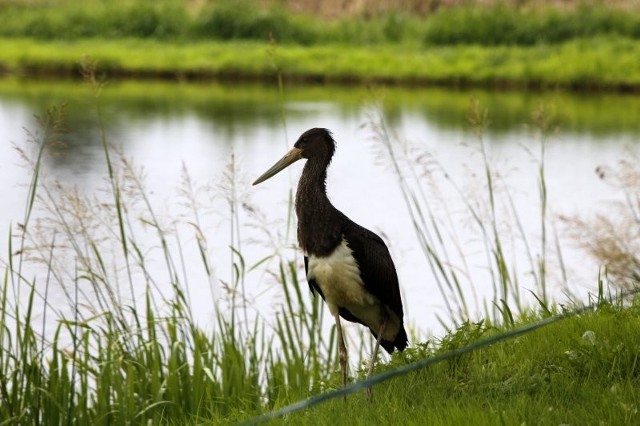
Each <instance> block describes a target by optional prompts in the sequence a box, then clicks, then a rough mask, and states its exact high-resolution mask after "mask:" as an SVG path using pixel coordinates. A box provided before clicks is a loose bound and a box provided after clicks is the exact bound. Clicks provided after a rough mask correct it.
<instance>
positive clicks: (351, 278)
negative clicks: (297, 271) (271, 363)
mask: <svg viewBox="0 0 640 426" xmlns="http://www.w3.org/2000/svg"><path fill="white" fill-rule="evenodd" d="M307 279H315V280H316V283H317V284H318V286H319V287H320V289H321V290H322V294H323V295H324V299H325V302H326V303H327V306H328V307H329V310H330V311H331V313H332V314H333V315H336V313H337V312H338V308H339V307H343V308H346V309H348V310H349V311H350V312H351V313H352V314H353V315H354V316H355V317H356V318H358V319H359V320H360V321H361V322H362V323H363V324H365V325H367V326H368V327H369V328H371V329H372V330H374V331H378V329H379V328H380V325H381V324H382V320H383V315H382V313H383V312H384V308H383V306H382V304H381V303H380V301H379V300H378V298H376V297H375V296H374V295H372V294H371V293H369V292H368V291H367V290H366V289H365V286H364V283H363V282H362V279H361V278H360V273H359V271H358V263H357V262H356V260H355V258H354V257H353V253H352V252H351V249H350V248H349V247H348V246H347V243H346V241H344V240H343V241H342V244H340V245H339V246H338V247H337V248H336V249H335V250H334V251H333V252H332V253H331V254H330V255H329V256H325V257H316V256H309V264H308V272H307ZM385 334H386V333H385Z"/></svg>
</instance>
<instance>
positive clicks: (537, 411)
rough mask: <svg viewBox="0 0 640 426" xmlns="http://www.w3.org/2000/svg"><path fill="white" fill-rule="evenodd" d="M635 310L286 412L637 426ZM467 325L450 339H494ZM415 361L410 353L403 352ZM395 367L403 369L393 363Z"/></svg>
mask: <svg viewBox="0 0 640 426" xmlns="http://www.w3.org/2000/svg"><path fill="white" fill-rule="evenodd" d="M638 330H640V305H638V303H636V304H635V306H634V307H633V308H631V309H627V310H621V309H619V308H613V307H611V306H603V307H602V308H601V309H599V310H598V312H597V313H588V314H584V315H581V316H579V317H575V318H572V319H567V320H564V321H561V322H559V323H555V324H552V325H550V326H547V327H545V328H542V329H539V330H537V331H534V332H531V333H529V334H526V335H524V336H521V337H519V338H517V339H515V340H509V341H506V342H503V343H498V344H496V345H493V346H491V347H489V348H486V349H482V350H479V351H476V352H473V353H471V354H466V355H463V356H462V357H461V358H458V359H456V360H451V361H448V362H443V363H440V364H437V365H435V366H433V367H431V368H428V369H426V370H423V371H420V372H418V373H416V374H412V375H409V376H404V377H400V378H397V379H394V380H393V381H391V382H390V383H389V384H385V385H382V386H379V387H377V388H375V390H374V398H375V403H374V404H373V405H371V404H368V403H367V402H366V399H365V395H364V394H356V395H352V396H350V397H349V399H348V402H347V405H346V409H347V410H348V413H345V404H344V403H343V401H342V400H340V399H338V400H334V401H331V402H329V403H327V404H324V405H320V406H318V407H315V408H313V409H311V410H308V411H306V412H302V413H296V414H293V415H291V416H290V417H289V418H288V420H289V422H290V423H292V424H314V425H315V424H321V425H322V424H326V425H329V424H345V425H346V424H430V425H455V424H460V425H467V424H470V422H471V424H474V425H483V424H486V425H496V424H507V425H510V424H543V425H546V424H553V425H557V424H581V425H589V424H616V425H624V424H637V423H638V421H640V414H639V413H638V409H639V408H640V407H639V405H640V404H638V401H640V387H639V385H640V362H639V361H640V360H639V359H638V358H639V357H640V333H639V332H638ZM497 332H499V331H498V330H491V329H490V330H488V331H486V330H484V331H480V330H478V328H477V327H476V326H474V325H473V324H471V325H468V326H467V327H463V328H461V329H459V330H458V331H457V332H454V333H453V334H452V335H450V336H448V337H447V342H448V343H447V344H448V347H449V348H451V347H456V346H458V345H459V346H462V345H463V344H464V343H466V342H467V341H469V340H471V341H472V340H473V338H469V336H473V335H475V336H478V335H480V334H483V333H484V335H485V336H486V335H487V333H497ZM407 357H408V358H414V357H415V358H417V357H419V355H418V353H417V350H416V351H414V352H413V353H409V354H408V355H407ZM393 363H394V364H399V363H403V361H402V360H401V359H400V357H398V356H397V357H395V358H394V360H393Z"/></svg>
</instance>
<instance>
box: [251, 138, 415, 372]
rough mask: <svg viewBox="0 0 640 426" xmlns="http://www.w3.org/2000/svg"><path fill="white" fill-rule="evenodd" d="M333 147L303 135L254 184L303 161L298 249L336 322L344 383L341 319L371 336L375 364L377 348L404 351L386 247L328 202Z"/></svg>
mask: <svg viewBox="0 0 640 426" xmlns="http://www.w3.org/2000/svg"><path fill="white" fill-rule="evenodd" d="M335 147H336V146H335V141H334V140H333V138H332V136H331V133H330V132H329V131H328V130H327V129H321V128H314V129H310V130H307V131H306V132H304V133H303V134H302V135H301V136H300V138H298V141H297V142H296V143H295V145H294V147H293V148H292V149H291V150H290V151H289V152H288V153H287V154H286V155H285V156H284V157H283V158H282V159H281V160H280V161H278V162H277V163H276V164H275V165H274V166H273V167H271V168H270V169H269V170H267V171H266V172H265V173H264V174H263V175H262V176H260V177H259V178H258V179H257V180H256V181H255V182H254V183H253V184H254V185H256V184H258V183H260V182H263V181H265V180H266V179H268V178H270V177H272V176H273V175H275V174H276V173H278V172H279V171H280V170H282V169H284V168H285V167H287V166H288V165H290V164H292V163H294V162H295V161H297V160H299V159H301V158H306V159H307V162H306V164H305V166H304V169H303V171H302V176H301V177H300V182H299V183H298V189H297V192H296V203H295V206H296V214H297V216H298V243H299V245H300V248H301V249H302V250H303V252H304V265H305V271H306V274H307V281H308V282H309V288H310V289H311V291H312V292H317V293H319V294H320V296H321V297H322V298H323V299H324V300H325V302H326V303H327V305H328V307H329V310H330V311H331V313H332V315H334V317H335V320H336V326H337V332H338V343H339V348H340V363H341V367H342V374H343V381H345V382H346V348H345V346H344V341H343V338H342V330H341V326H340V317H342V318H344V319H345V320H347V321H352V322H357V323H360V324H362V325H364V326H366V327H368V328H369V329H370V330H371V333H372V334H373V335H374V336H375V337H376V339H377V340H376V348H375V350H374V354H373V357H374V359H375V356H376V355H377V350H378V345H382V347H383V348H384V349H385V350H386V351H387V352H389V353H391V352H393V351H394V349H398V350H403V349H404V348H406V346H407V333H406V331H405V329H404V325H403V309H402V299H401V297H400V289H399V287H398V276H397V274H396V270H395V266H394V264H393V260H392V259H391V255H390V254H389V250H388V249H387V246H386V245H385V244H384V242H383V241H382V239H381V238H380V237H379V236H378V235H376V234H375V233H373V232H371V231H369V230H368V229H366V228H364V227H362V226H360V225H358V224H357V223H355V222H353V221H352V220H351V219H349V218H348V217H347V216H345V215H344V214H343V213H342V212H340V211H339V210H338V209H336V208H335V207H334V206H333V205H332V204H331V202H330V201H329V199H328V198H327V193H326V178H327V167H328V166H329V163H330V162H331V158H332V157H333V154H334V152H335ZM374 359H373V360H374ZM373 360H372V364H371V365H372V366H373ZM369 374H371V369H370V370H369Z"/></svg>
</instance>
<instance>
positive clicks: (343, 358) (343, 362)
mask: <svg viewBox="0 0 640 426" xmlns="http://www.w3.org/2000/svg"><path fill="white" fill-rule="evenodd" d="M334 317H335V319H336V333H337V335H338V354H339V356H340V369H341V370H342V385H343V386H346V385H347V347H346V346H345V344H344V337H343V336H342V326H341V325H340V315H339V314H338V312H336V313H335V315H334ZM345 399H346V397H345Z"/></svg>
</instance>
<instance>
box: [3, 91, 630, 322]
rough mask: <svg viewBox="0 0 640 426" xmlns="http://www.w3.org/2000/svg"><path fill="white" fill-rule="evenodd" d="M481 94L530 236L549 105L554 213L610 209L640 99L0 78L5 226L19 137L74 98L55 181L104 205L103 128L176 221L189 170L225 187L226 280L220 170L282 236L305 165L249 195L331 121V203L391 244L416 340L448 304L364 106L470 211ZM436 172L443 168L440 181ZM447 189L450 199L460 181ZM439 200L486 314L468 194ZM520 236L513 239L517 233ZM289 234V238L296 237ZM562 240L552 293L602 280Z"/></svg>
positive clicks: (16, 194) (477, 176)
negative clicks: (601, 172) (471, 114)
mask: <svg viewBox="0 0 640 426" xmlns="http://www.w3.org/2000/svg"><path fill="white" fill-rule="evenodd" d="M471 97H475V98H477V99H479V100H480V102H481V104H482V105H483V106H485V107H487V109H488V111H489V121H490V125H489V127H488V128H487V131H486V133H485V135H484V139H483V140H484V142H485V143H486V144H487V149H488V152H489V155H490V157H491V162H492V166H493V167H494V169H495V171H496V172H497V174H498V176H499V180H500V183H501V185H503V186H504V187H505V188H508V191H509V192H502V193H500V194H498V195H500V196H506V197H507V198H509V199H511V200H513V202H514V204H515V211H516V212H517V214H519V215H521V216H520V219H521V221H522V223H523V226H524V227H525V228H526V232H527V234H528V235H530V236H531V237H532V238H533V241H536V238H539V234H540V219H539V208H540V207H539V202H540V201H539V196H538V192H537V191H538V189H537V188H538V187H537V185H538V182H537V165H538V163H537V160H538V158H539V157H538V151H539V148H540V143H539V139H536V138H535V137H534V136H532V133H531V132H530V129H529V128H528V127H527V126H526V123H528V122H531V119H530V117H531V115H532V113H533V112H534V111H536V110H537V109H539V108H540V105H546V108H547V109H549V110H550V111H552V113H553V117H554V120H553V123H552V124H553V127H554V128H555V127H556V126H557V129H558V130H557V131H556V132H553V133H552V134H551V136H550V138H549V140H548V142H547V145H546V158H545V161H546V164H545V171H546V179H547V185H548V190H549V206H550V213H549V217H550V218H553V217H554V215H556V214H573V213H584V212H589V211H592V210H593V209H594V208H598V207H601V205H600V204H598V203H599V202H603V201H605V200H609V199H611V198H612V197H613V196H614V194H611V193H610V191H611V188H610V187H608V186H606V185H605V184H603V183H602V182H601V181H600V180H599V179H598V178H597V176H596V175H595V173H593V171H594V169H595V168H596V167H597V166H598V165H600V164H603V163H606V162H609V163H614V162H615V161H616V160H617V159H618V158H619V157H620V156H622V155H623V152H622V147H623V146H625V145H633V144H634V143H635V142H636V141H637V136H638V134H639V133H640V120H638V119H637V114H636V112H637V111H640V98H639V97H634V96H618V95H611V94H589V95H575V94H566V93H556V92H546V93H520V92H485V91H481V90H474V91H470V92H462V91H448V90H442V89H402V88H386V89H376V90H369V89H365V88H356V87H324V86H322V87H286V88H285V90H284V92H283V93H280V92H279V91H278V90H277V87H276V86H275V85H273V86H264V85H238V86H229V85H219V84H184V83H173V84H171V83H163V82H145V83H140V82H122V83H110V84H108V85H107V86H106V87H105V88H104V89H103V90H102V92H101V93H100V96H99V97H98V98H97V100H96V98H94V96H93V95H92V93H91V91H90V90H89V89H88V88H86V87H85V86H84V85H82V84H80V83H78V82H64V81H63V82H42V81H16V80H0V128H2V129H3V139H4V143H3V144H2V148H0V157H1V158H2V159H3V161H2V162H1V163H0V181H1V182H2V184H1V185H2V193H3V194H4V197H5V203H6V207H5V208H4V209H2V210H1V211H0V218H1V219H2V221H1V223H3V224H5V227H7V226H9V223H13V224H15V223H16V222H18V221H20V219H21V214H22V212H23V210H24V208H23V206H24V203H25V197H26V189H25V188H24V187H23V186H20V184H25V183H28V182H29V179H30V174H29V172H28V170H26V169H25V168H21V167H19V166H18V165H17V164H18V163H19V159H18V155H17V153H16V152H15V151H14V150H13V149H12V146H11V143H14V144H15V145H16V146H17V147H19V148H21V149H25V150H27V151H28V152H31V153H32V154H33V152H34V151H35V146H34V145H33V144H29V143H27V140H28V139H29V137H28V135H27V133H26V132H25V128H26V129H29V130H31V131H36V130H37V125H36V120H35V119H34V118H33V115H34V114H35V115H40V116H44V114H45V111H46V109H47V108H48V107H50V106H53V105H61V104H65V105H66V120H65V122H66V127H67V128H68V129H69V132H68V133H64V134H61V135H60V136H59V138H57V140H58V141H59V142H61V144H59V145H56V148H55V149H52V150H51V151H49V152H48V153H47V155H46V157H45V167H44V169H45V173H46V175H47V176H49V177H52V178H55V179H59V180H60V181H62V182H63V183H65V184H66V185H69V186H70V187H74V186H75V187H77V188H79V189H80V190H81V191H84V192H85V193H88V194H90V195H91V196H96V197H101V196H105V193H104V192H101V189H102V188H104V183H105V176H106V167H105V161H104V153H103V149H102V145H101V138H102V136H103V134H104V137H105V138H106V140H107V141H108V143H109V144H111V145H113V146H114V147H116V149H117V150H118V151H121V152H122V154H123V156H125V157H126V158H130V159H132V160H133V162H134V163H135V164H136V165H137V166H141V167H143V168H144V175H145V176H146V182H147V184H146V187H147V189H148V191H149V195H150V197H151V199H152V201H153V202H154V203H156V205H157V206H158V211H159V212H160V213H161V214H165V215H167V216H169V217H168V219H167V220H168V221H171V219H174V218H172V217H171V215H173V214H174V213H173V211H172V210H171V209H170V208H169V206H171V205H172V204H176V203H178V202H179V197H178V196H177V188H178V187H179V185H180V182H183V180H184V175H183V166H184V168H185V169H186V170H188V172H189V174H190V176H191V177H192V178H193V179H194V180H195V181H196V182H199V183H201V184H203V185H204V184H207V185H208V186H210V187H213V188H214V189H215V191H214V192H216V191H217V193H215V194H214V195H212V196H211V198H207V200H208V201H207V202H206V204H207V205H205V206H204V208H205V210H212V211H214V212H215V213H216V215H217V216H216V219H214V220H213V224H212V225H211V227H210V228H209V229H208V230H209V232H210V234H209V237H210V238H211V239H212V246H213V249H212V251H213V253H214V257H215V260H216V261H212V263H214V264H215V268H216V270H215V274H216V276H217V278H218V279H220V280H222V281H223V282H229V281H230V276H231V272H230V267H229V261H228V259H229V251H228V248H227V247H228V245H229V244H230V232H229V227H230V221H231V218H230V217H229V214H228V205H227V204H226V203H225V199H224V196H225V191H226V190H225V189H224V188H223V189H221V187H224V186H225V183H224V179H225V178H224V176H225V173H227V174H228V170H229V165H230V164H231V159H232V158H233V159H234V161H235V166H236V168H237V170H236V172H237V175H236V176H235V178H234V179H235V180H234V182H235V184H236V187H235V190H236V191H237V194H236V195H237V196H238V197H240V199H241V201H242V202H243V203H245V205H246V206H249V207H251V208H255V207H257V208H259V209H261V211H262V212H263V214H264V218H263V220H264V223H269V224H271V226H273V228H274V229H280V228H282V229H284V227H285V221H286V214H287V203H288V196H289V194H290V192H289V189H290V187H291V184H292V182H295V178H296V177H297V176H298V174H299V172H300V167H298V168H296V167H293V169H294V170H292V171H291V172H290V174H289V178H287V176H286V174H283V176H280V175H279V176H278V178H274V179H272V180H270V181H269V182H268V183H267V184H264V185H262V186H260V187H258V188H252V187H250V182H251V181H252V180H253V179H254V178H255V177H256V176H258V175H259V174H260V173H261V172H262V171H264V169H265V168H266V167H267V166H269V165H271V164H272V163H273V162H274V161H275V160H276V159H278V158H279V157H280V156H281V155H282V154H283V153H284V151H285V150H286V149H287V148H288V145H289V144H290V143H292V142H293V141H294V140H295V139H296V138H297V136H298V135H299V134H300V133H301V132H302V131H304V130H306V129H307V128H310V127H318V126H320V127H328V128H330V129H331V130H332V131H333V133H334V136H335V137H336V140H337V141H338V152H337V156H336V158H335V160H334V162H333V164H332V166H331V169H330V172H329V180H328V187H329V192H330V198H331V199H332V201H333V202H334V204H336V206H337V207H338V208H340V209H341V210H343V211H344V212H345V213H347V214H348V215H349V216H351V217H352V218H353V219H354V220H356V221H357V222H360V223H362V224H363V225H365V226H367V227H369V228H372V229H373V230H375V231H377V232H380V233H382V234H384V235H385V237H386V239H387V240H388V241H389V242H390V246H391V250H392V253H393V254H394V256H395V257H396V259H397V266H398V269H399V275H400V278H401V283H402V286H403V290H404V292H405V300H406V302H405V303H406V305H407V312H408V321H409V322H410V323H412V324H419V325H420V326H419V328H420V329H421V331H423V332H426V331H428V330H432V329H434V328H436V327H438V322H437V320H436V316H437V315H438V316H441V317H442V316H445V317H446V315H447V311H446V308H445V305H446V301H445V300H444V299H446V298H447V295H446V294H445V295H442V294H439V293H438V291H437V288H436V286H435V284H434V278H433V276H432V275H431V270H430V268H429V266H428V264H427V261H426V260H425V257H424V254H423V253H422V251H421V250H420V247H419V244H418V241H417V240H416V235H415V231H414V229H413V227H412V226H411V220H410V217H409V215H408V213H407V209H406V205H405V204H404V201H403V198H402V196H401V194H400V193H399V186H398V182H397V179H396V177H395V176H394V174H393V173H392V172H391V168H390V167H389V164H388V158H385V155H384V154H383V152H384V151H383V150H381V147H380V146H379V144H376V142H374V141H373V140H372V136H373V132H372V131H371V128H370V127H369V126H366V124H367V122H368V120H369V119H370V118H369V115H368V112H370V111H371V109H367V107H366V105H369V104H371V103H372V101H375V102H376V104H377V105H379V108H380V109H379V111H380V112H381V113H382V115H383V117H384V120H385V122H386V124H387V126H388V128H389V129H390V130H391V131H392V133H394V134H396V135H397V140H396V142H395V143H396V144H397V147H398V149H404V146H401V145H402V143H403V142H408V143H411V144H412V148H411V150H409V151H407V152H408V153H409V158H414V159H415V161H416V164H418V163H420V162H423V164H425V168H424V169H421V170H422V171H431V172H433V173H434V176H435V175H438V177H437V178H436V177H434V176H431V179H432V180H429V179H427V178H422V179H425V180H424V181H421V182H422V183H421V184H420V185H418V186H416V188H422V189H423V190H424V191H425V192H426V193H428V195H427V197H426V200H429V197H434V196H435V195H433V193H431V192H429V191H431V190H432V188H429V184H433V183H434V182H436V181H437V179H440V181H439V182H447V181H448V182H450V181H455V182H456V183H457V185H458V186H459V188H460V189H461V190H462V191H463V193H464V194H471V195H469V198H468V199H467V200H466V202H474V199H473V196H472V195H473V194H474V193H476V194H477V193H482V191H483V190H484V188H483V187H482V174H483V164H482V156H481V155H480V151H479V148H478V141H477V139H476V138H475V137H474V136H473V134H472V132H471V131H470V129H469V126H468V124H467V120H466V115H467V109H468V105H469V99H470V98H471ZM103 131H104V133H103ZM381 152H382V154H381ZM425 154H426V155H425ZM411 156H413V157H411ZM425 159H426V160H425ZM424 162H426V163H424ZM436 165H437V166H438V167H442V168H443V169H444V170H446V173H447V174H446V175H444V174H442V173H441V172H440V171H439V169H438V168H437V167H436ZM413 184H414V185H415V183H413ZM447 188H448V189H447ZM439 189H440V190H443V191H446V190H451V187H450V186H449V187H446V186H443V187H440V188H439ZM465 196H467V195H465ZM439 197H440V199H439V202H434V204H433V205H432V206H431V207H433V209H434V212H435V214H439V215H445V216H446V215H450V217H451V220H452V224H453V225H454V227H453V229H454V230H455V232H457V233H458V238H459V240H458V241H459V243H460V244H461V245H462V246H463V247H453V248H452V249H451V250H452V251H451V252H452V253H455V252H457V251H458V250H460V251H461V252H464V253H466V254H468V256H469V257H468V259H467V261H468V263H469V265H468V267H467V269H466V270H465V272H464V273H465V274H467V275H470V276H467V277H465V278H464V280H463V281H465V282H468V283H469V284H471V283H473V287H472V288H468V291H469V292H470V294H471V293H473V296H469V300H473V303H472V304H471V305H473V306H470V310H471V311H472V313H473V312H476V313H477V312H478V311H484V309H485V306H486V305H484V304H483V300H485V299H489V300H490V299H491V298H492V297H493V296H494V294H493V292H494V291H495V290H494V289H493V288H492V285H491V284H490V282H489V281H490V279H489V278H488V277H486V272H487V270H486V267H484V266H483V265H486V263H483V262H486V260H487V259H485V258H483V256H482V248H481V246H479V242H478V239H477V236H475V235H471V234H470V233H469V232H470V229H471V228H472V226H471V225H470V219H469V217H465V215H464V207H463V206H464V203H465V200H464V196H463V197H462V199H461V198H460V196H459V195H456V194H454V193H448V192H447V193H441V194H440V195H439ZM443 200H444V201H445V202H444V203H442V201H443ZM447 200H450V201H449V204H448V205H447V203H446V201H447ZM445 207H446V209H447V210H446V211H445ZM244 214H247V213H246V212H244V213H243V215H244ZM467 216H468V215H467ZM242 218H243V219H242V220H246V221H247V223H249V222H250V221H251V219H250V218H248V217H247V216H242ZM253 225H255V223H254V224H253ZM236 232H238V231H237V230H236ZM506 232H509V231H508V230H507V231H506ZM510 232H511V235H517V233H516V232H514V231H513V230H511V231H510ZM282 233H284V231H282ZM256 234H259V236H257V235H256ZM0 235H1V236H0V246H2V247H7V242H6V235H7V231H6V229H5V232H0ZM260 236H262V234H261V233H260V232H259V231H256V230H255V228H251V227H246V228H244V229H242V231H241V232H240V237H241V239H242V249H243V250H242V251H243V255H244V256H245V257H246V260H247V262H248V263H249V264H253V263H255V262H257V261H258V260H259V259H260V258H261V256H263V255H264V254H265V253H266V251H265V250H266V249H265V248H264V246H263V245H264V243H265V241H262V242H261V243H262V244H256V243H255V240H256V239H260ZM514 238H516V239H517V238H518V237H514ZM292 241H293V239H292V237H289V239H288V242H289V243H291V242H292ZM563 244H566V246H565V247H564V249H563V250H564V255H565V257H566V259H565V260H566V261H567V262H568V263H569V269H570V270H571V274H572V275H570V277H569V282H566V283H561V282H560V281H562V280H560V279H558V280H556V282H555V284H552V288H551V290H552V291H551V293H552V294H553V296H554V297H555V298H557V299H558V298H562V297H563V296H562V294H561V293H562V291H566V290H569V291H571V292H573V293H575V294H577V295H584V293H585V291H587V290H588V289H591V288H593V287H594V285H595V283H596V274H597V271H598V265H595V264H593V265H592V262H591V261H587V262H588V263H586V264H587V265H592V266H591V267H584V265H585V260H584V255H583V254H581V253H580V252H578V251H577V250H575V249H574V248H573V247H572V246H571V244H569V243H568V242H567V241H564V240H563ZM5 256H6V255H0V258H5ZM507 257H508V259H514V262H516V263H519V262H520V261H521V260H516V259H521V258H518V257H517V256H516V255H515V254H513V255H511V254H509V256H507ZM451 262H452V263H456V262H459V260H456V259H451ZM571 262H573V265H572V264H571ZM514 266H515V265H514ZM556 266H557V265H556ZM527 268H529V269H527ZM519 272H520V273H521V274H522V276H521V277H520V281H521V283H522V287H523V289H522V292H523V293H525V292H526V290H527V289H529V290H534V291H535V290H536V289H535V287H533V284H531V280H530V275H531V271H530V267H529V266H527V265H525V266H524V267H523V269H522V270H520V271H519ZM551 275H553V273H551ZM554 278H558V277H557V276H556V277H554ZM268 279H269V278H268V276H265V275H264V274H263V275H261V278H260V280H261V281H260V282H255V283H254V284H255V286H254V287H251V286H249V287H250V288H249V289H248V291H249V292H252V293H253V294H254V296H253V298H255V299H256V300H257V301H256V304H260V297H259V296H257V295H258V294H261V293H263V292H264V286H265V284H264V281H268ZM256 280H257V278H256ZM195 282H199V281H198V280H196V281H195ZM195 282H194V281H191V283H192V285H193V286H194V288H193V289H192V290H191V291H192V296H193V297H194V299H196V301H195V307H196V309H201V312H199V313H198V315H199V317H200V318H202V319H204V320H205V321H206V320H207V319H209V318H210V315H211V313H212V312H211V308H210V305H209V304H207V303H206V301H208V300H210V299H209V298H208V297H202V298H200V297H199V295H204V294H208V292H209V289H208V288H206V287H207V284H200V285H199V287H198V286H197V285H196V284H195ZM565 284H566V285H568V289H567V288H565V287H564V285H565ZM196 287H197V288H196ZM409 295H410V297H408V296H409ZM474 299H475V300H474ZM269 310H270V309H269Z"/></svg>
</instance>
